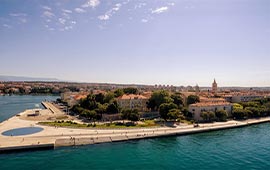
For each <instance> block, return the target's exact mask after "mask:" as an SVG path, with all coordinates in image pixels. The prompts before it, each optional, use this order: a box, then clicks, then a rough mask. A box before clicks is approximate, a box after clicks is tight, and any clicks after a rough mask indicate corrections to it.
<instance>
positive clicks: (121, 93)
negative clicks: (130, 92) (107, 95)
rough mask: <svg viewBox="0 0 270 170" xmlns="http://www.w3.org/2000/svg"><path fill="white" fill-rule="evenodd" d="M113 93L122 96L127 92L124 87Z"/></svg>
mask: <svg viewBox="0 0 270 170" xmlns="http://www.w3.org/2000/svg"><path fill="white" fill-rule="evenodd" d="M113 93H114V96H115V97H120V96H123V95H124V94H125V93H124V90H123V89H117V90H115V91H114V92H113Z"/></svg>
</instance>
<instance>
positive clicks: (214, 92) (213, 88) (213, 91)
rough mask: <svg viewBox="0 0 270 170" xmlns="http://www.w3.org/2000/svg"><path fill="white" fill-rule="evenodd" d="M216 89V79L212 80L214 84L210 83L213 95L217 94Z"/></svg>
mask: <svg viewBox="0 0 270 170" xmlns="http://www.w3.org/2000/svg"><path fill="white" fill-rule="evenodd" d="M217 88H218V87H217V82H216V79H214V82H213V83H212V93H213V94H215V95H216V94H217V90H218V89H217Z"/></svg>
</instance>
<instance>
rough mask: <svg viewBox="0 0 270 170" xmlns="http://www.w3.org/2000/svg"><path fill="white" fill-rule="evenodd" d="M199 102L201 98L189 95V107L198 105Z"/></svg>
mask: <svg viewBox="0 0 270 170" xmlns="http://www.w3.org/2000/svg"><path fill="white" fill-rule="evenodd" d="M198 102H200V98H199V96H196V95H189V96H188V98H187V104H188V105H190V104H194V103H198Z"/></svg>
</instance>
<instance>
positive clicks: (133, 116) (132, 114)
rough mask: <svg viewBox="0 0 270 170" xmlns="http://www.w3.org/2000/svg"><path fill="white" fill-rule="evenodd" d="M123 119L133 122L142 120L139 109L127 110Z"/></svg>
mask: <svg viewBox="0 0 270 170" xmlns="http://www.w3.org/2000/svg"><path fill="white" fill-rule="evenodd" d="M121 117H122V119H127V120H131V121H138V120H139V119H140V116H139V112H138V110H137V109H126V110H123V111H122V114H121Z"/></svg>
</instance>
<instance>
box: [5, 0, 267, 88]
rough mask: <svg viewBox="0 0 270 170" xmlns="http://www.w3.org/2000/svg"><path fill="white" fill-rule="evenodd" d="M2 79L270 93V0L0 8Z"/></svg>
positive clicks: (129, 0) (103, 1) (62, 2)
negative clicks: (257, 89) (257, 88)
mask: <svg viewBox="0 0 270 170" xmlns="http://www.w3.org/2000/svg"><path fill="white" fill-rule="evenodd" d="M0 61H1V62H0V74H1V75H16V76H32V77H51V78H59V79H62V80H74V81H84V82H109V83H139V84H169V85H196V84H198V85H200V86H210V85H211V83H212V81H213V79H214V78H216V80H217V82H218V84H219V85H220V86H270V76H269V75H270V1H269V0H76V1H73V0H55V1H53V0H42V1H41V0H24V1H21V0H0Z"/></svg>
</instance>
